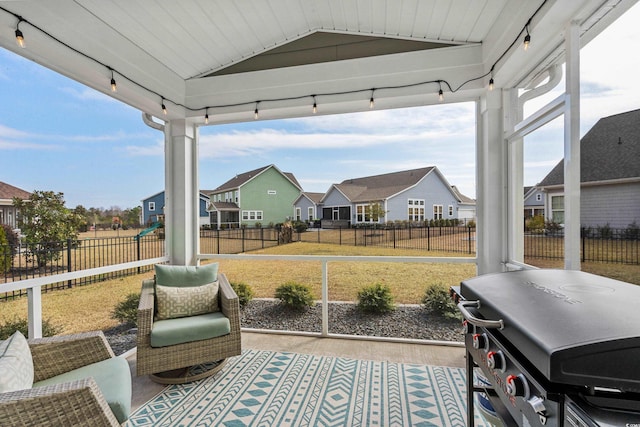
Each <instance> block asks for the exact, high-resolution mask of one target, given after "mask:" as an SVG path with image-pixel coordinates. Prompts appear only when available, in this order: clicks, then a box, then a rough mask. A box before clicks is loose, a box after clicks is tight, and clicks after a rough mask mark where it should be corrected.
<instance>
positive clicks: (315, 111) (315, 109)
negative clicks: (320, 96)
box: [313, 102, 318, 114]
mask: <svg viewBox="0 0 640 427" xmlns="http://www.w3.org/2000/svg"><path fill="white" fill-rule="evenodd" d="M317 112H318V106H317V105H316V103H315V102H314V103H313V114H315V113H317Z"/></svg>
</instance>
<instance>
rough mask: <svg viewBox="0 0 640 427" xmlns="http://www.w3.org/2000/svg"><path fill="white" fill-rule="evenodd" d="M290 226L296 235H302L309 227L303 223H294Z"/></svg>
mask: <svg viewBox="0 0 640 427" xmlns="http://www.w3.org/2000/svg"><path fill="white" fill-rule="evenodd" d="M291 225H292V226H293V229H294V230H296V233H304V232H305V231H307V228H308V227H309V226H308V225H307V223H306V222H303V221H294V222H293V224H291Z"/></svg>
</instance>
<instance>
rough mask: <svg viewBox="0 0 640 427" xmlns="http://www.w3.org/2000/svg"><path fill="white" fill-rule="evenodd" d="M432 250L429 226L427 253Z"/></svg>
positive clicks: (428, 228)
mask: <svg viewBox="0 0 640 427" xmlns="http://www.w3.org/2000/svg"><path fill="white" fill-rule="evenodd" d="M430 250H431V227H429V226H427V251H430Z"/></svg>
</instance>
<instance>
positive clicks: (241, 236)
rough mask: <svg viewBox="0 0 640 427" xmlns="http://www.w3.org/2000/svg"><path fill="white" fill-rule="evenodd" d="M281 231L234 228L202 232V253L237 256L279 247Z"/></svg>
mask: <svg viewBox="0 0 640 427" xmlns="http://www.w3.org/2000/svg"><path fill="white" fill-rule="evenodd" d="M279 233H280V229H277V228H233V229H226V230H200V252H202V253H203V254H237V253H242V252H247V251H253V250H256V249H264V248H270V247H272V246H277V245H278V244H279V243H280V242H279Z"/></svg>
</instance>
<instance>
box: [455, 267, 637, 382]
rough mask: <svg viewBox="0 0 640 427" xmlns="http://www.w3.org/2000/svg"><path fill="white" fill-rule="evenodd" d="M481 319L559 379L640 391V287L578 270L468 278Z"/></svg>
mask: <svg viewBox="0 0 640 427" xmlns="http://www.w3.org/2000/svg"><path fill="white" fill-rule="evenodd" d="M460 293H461V294H462V297H463V298H464V299H466V300H468V301H473V300H479V301H480V308H479V309H478V312H479V313H480V317H484V318H485V319H489V320H499V319H502V320H503V321H504V329H503V330H502V331H500V333H501V335H503V336H504V338H505V339H506V340H507V341H509V342H510V343H511V344H512V345H513V346H515V348H517V349H518V351H519V352H520V353H522V354H523V356H524V357H525V358H526V359H527V360H528V361H529V362H530V363H532V364H533V366H535V367H536V369H537V370H539V371H540V373H542V375H544V377H545V378H547V379H548V380H549V381H551V382H555V383H562V384H571V385H579V386H597V387H609V388H615V389H619V390H623V391H631V392H636V393H637V392H640V369H639V368H638V366H639V365H638V363H639V362H638V361H640V286H636V285H632V284H629V283H625V282H621V281H617V280H613V279H608V278H605V277H601V276H596V275H593V274H589V273H585V272H581V271H572V270H524V271H515V272H508V273H497V274H487V275H483V276H478V277H475V278H473V279H469V280H465V281H463V282H462V283H461V286H460Z"/></svg>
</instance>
